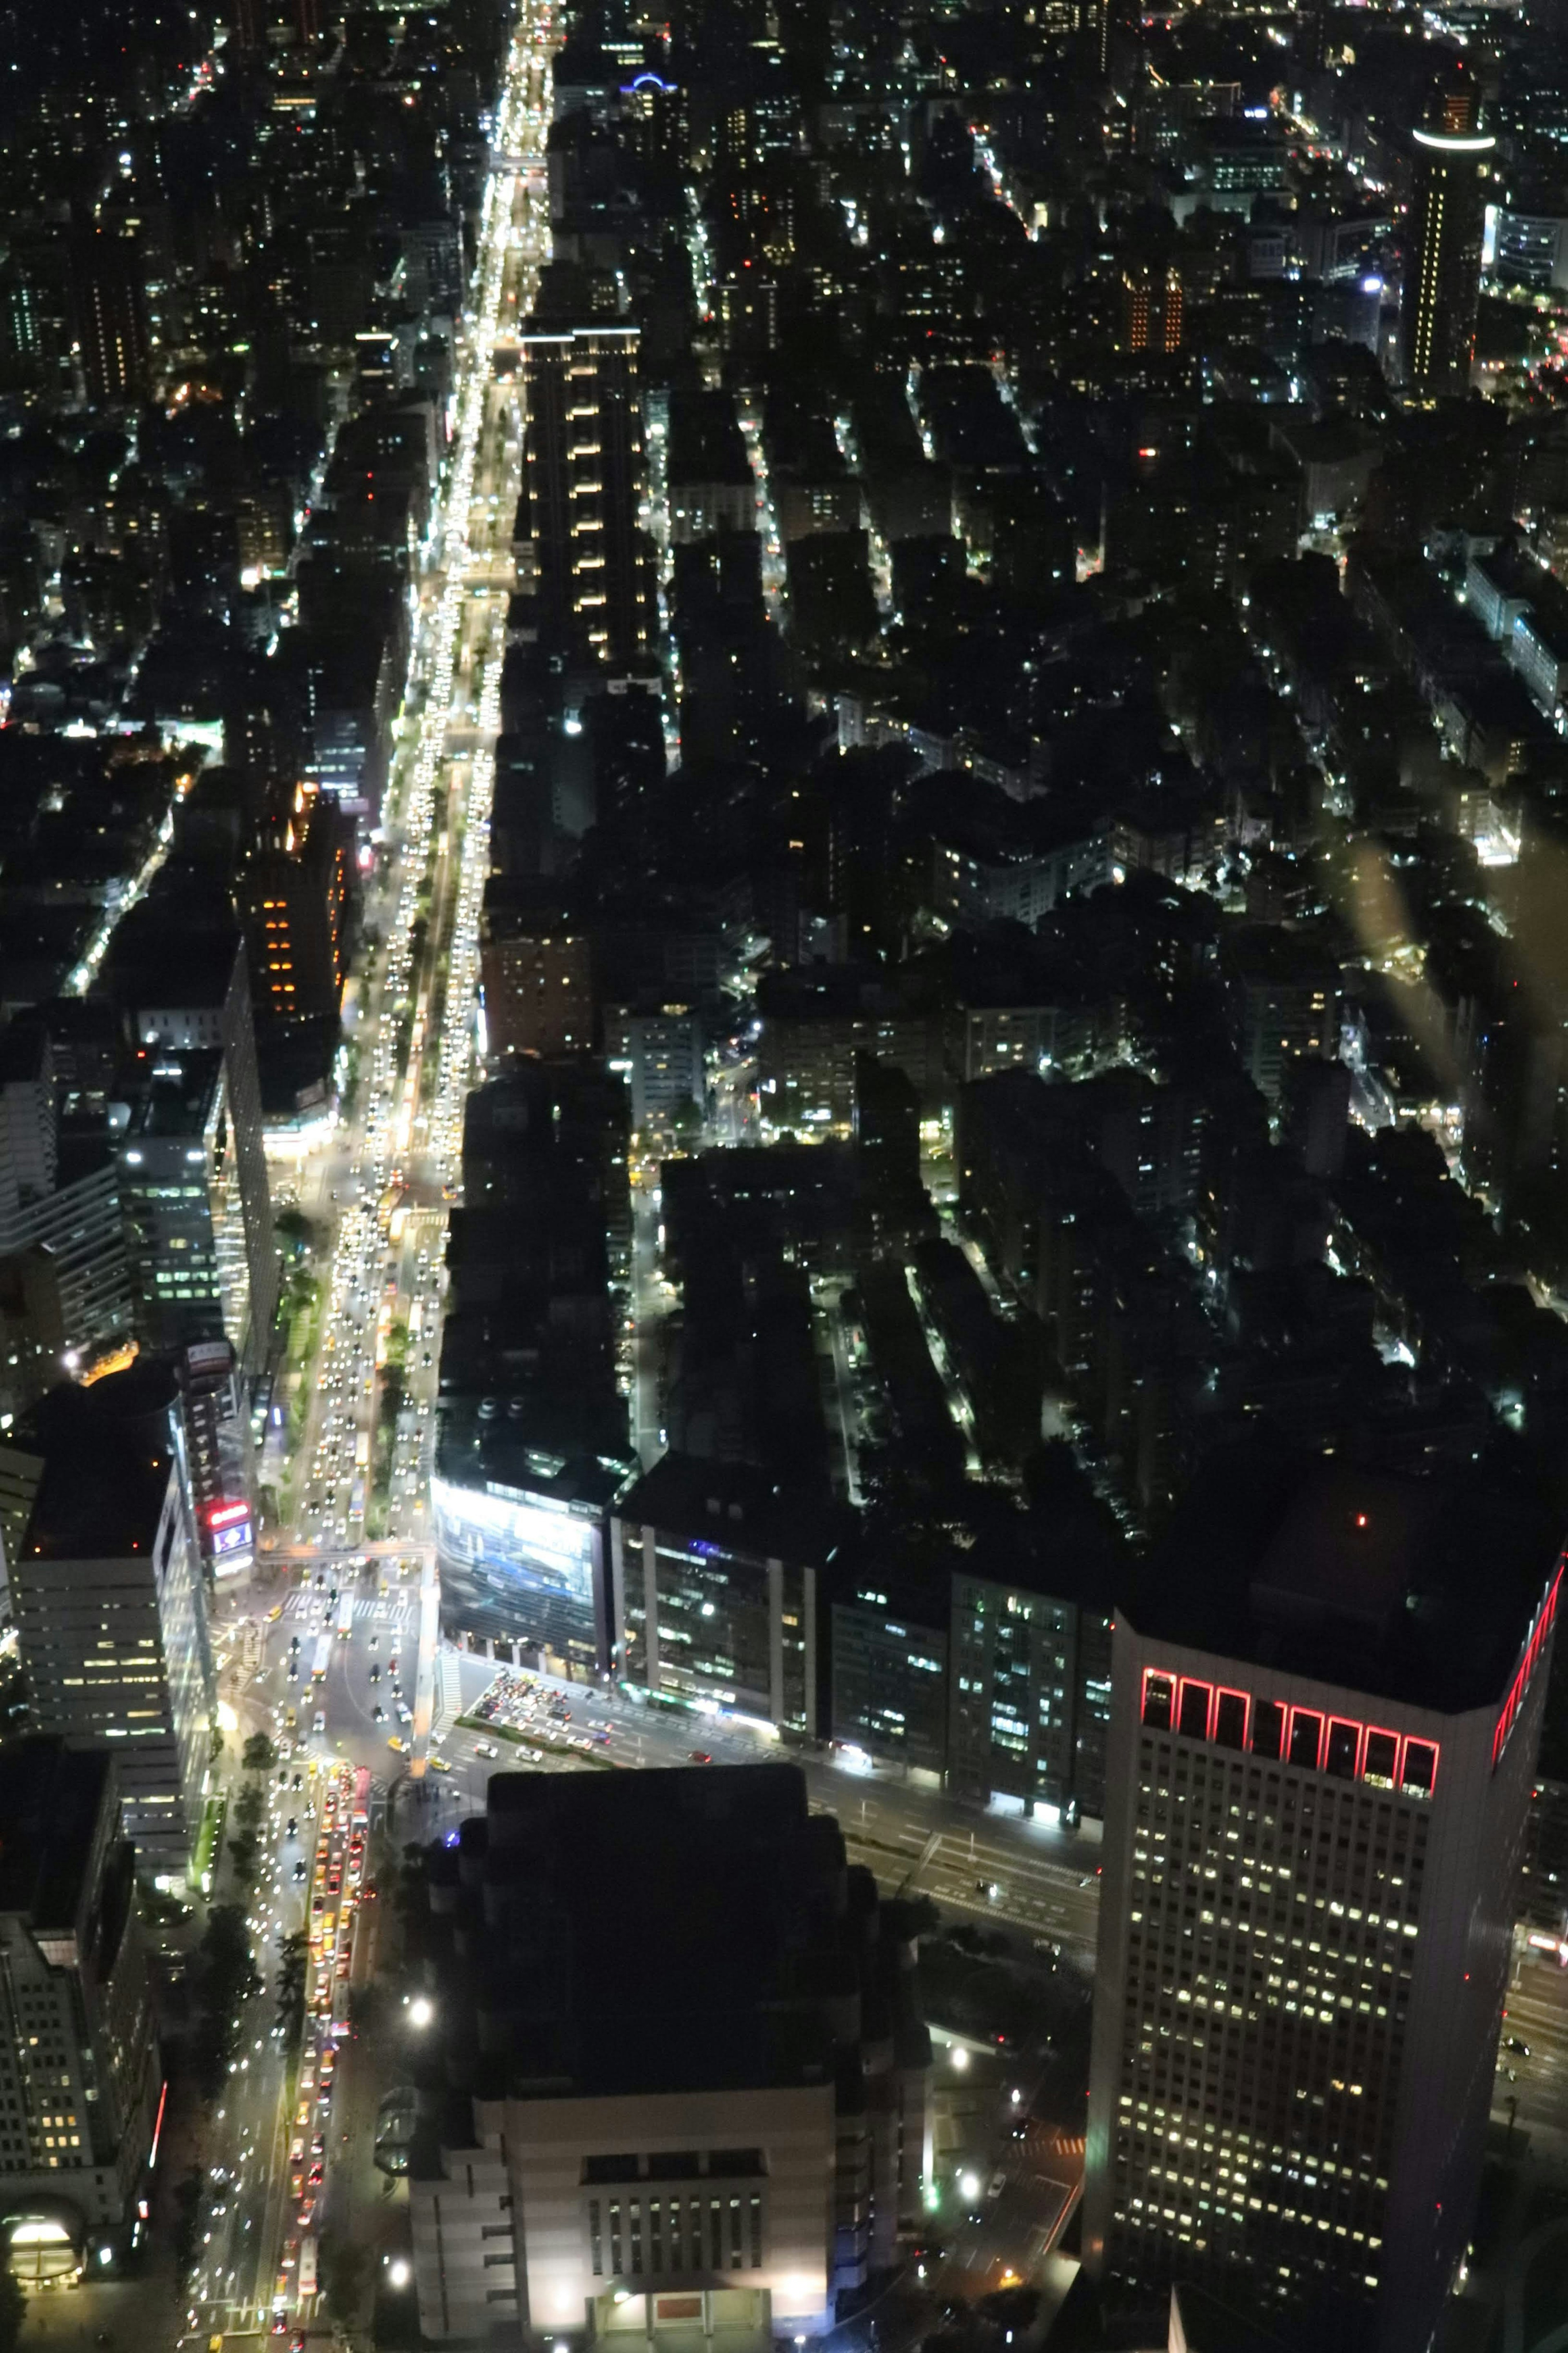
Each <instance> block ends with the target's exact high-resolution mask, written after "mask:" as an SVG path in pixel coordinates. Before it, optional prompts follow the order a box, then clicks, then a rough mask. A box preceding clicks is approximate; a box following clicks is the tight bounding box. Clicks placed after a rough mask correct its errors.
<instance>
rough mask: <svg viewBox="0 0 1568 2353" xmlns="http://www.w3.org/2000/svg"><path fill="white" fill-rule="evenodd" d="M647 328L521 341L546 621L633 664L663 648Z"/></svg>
mask: <svg viewBox="0 0 1568 2353" xmlns="http://www.w3.org/2000/svg"><path fill="white" fill-rule="evenodd" d="M637 344H638V331H637V328H636V327H632V326H620V325H610V324H607V323H597V322H595V324H594V325H592V326H584V327H545V326H542V325H541V324H540V323H539V322H537V321H533V322H531V323H530V326H529V329H528V332H526V333H525V334H524V335H523V337H522V343H521V349H522V374H523V399H524V410H525V416H526V420H527V421H526V425H525V428H524V436H523V450H524V473H523V490H522V498H521V501H520V503H519V507H518V517H517V546H518V552H519V554H522V555H525V556H527V557H530V558H531V562H532V566H533V572H534V577H535V581H536V584H537V587H538V593H539V598H540V604H541V607H542V617H543V619H544V621H545V623H546V625H547V626H548V627H549V628H551V629H552V631H553V632H555V633H557V634H559V635H561V636H562V637H563V638H566V639H567V640H568V642H570V643H571V644H572V645H573V647H574V649H576V647H578V646H582V647H584V648H585V649H586V650H587V651H588V652H589V654H590V655H591V656H593V657H594V658H595V659H597V660H599V661H601V662H605V663H610V664H614V665H616V666H617V667H624V666H626V665H627V664H632V663H637V662H644V661H646V660H647V655H648V649H649V647H650V646H651V644H652V642H653V634H654V626H655V613H654V564H653V551H652V547H651V545H650V543H649V541H648V538H647V533H646V532H644V531H643V530H641V529H640V527H639V525H638V522H637V510H638V507H639V505H640V503H641V501H642V498H643V492H644V486H645V479H646V478H645V469H644V458H643V429H642V405H641V396H640V394H639V390H638V381H637Z"/></svg>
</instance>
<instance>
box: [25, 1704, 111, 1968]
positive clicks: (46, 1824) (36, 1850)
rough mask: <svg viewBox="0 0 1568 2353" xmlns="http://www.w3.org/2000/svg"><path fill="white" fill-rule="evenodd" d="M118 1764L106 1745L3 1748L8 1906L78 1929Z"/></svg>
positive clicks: (33, 1920) (43, 1925)
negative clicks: (88, 1879) (105, 1802)
mask: <svg viewBox="0 0 1568 2353" xmlns="http://www.w3.org/2000/svg"><path fill="white" fill-rule="evenodd" d="M113 1770H114V1760H113V1758H112V1757H110V1755H109V1753H108V1751H107V1750H106V1749H102V1748H68V1747H67V1746H66V1745H65V1743H64V1742H63V1741H59V1740H44V1739H31V1740H17V1741H13V1742H8V1743H7V1744H6V1746H5V1747H3V1748H0V1823H4V1825H5V1828H4V1831H0V1912H9V1913H20V1914H22V1915H25V1916H26V1919H27V1920H28V1921H29V1923H30V1924H31V1926H33V1927H34V1928H35V1929H50V1928H56V1929H59V1928H67V1929H68V1928H74V1927H75V1926H76V1923H77V1919H78V1915H79V1913H80V1910H81V1904H82V1895H83V1881H84V1880H85V1878H86V1876H87V1873H88V1871H89V1865H90V1863H91V1860H92V1851H93V1845H94V1842H95V1841H96V1838H97V1835H98V1825H99V1820H100V1816H101V1814H102V1811H103V1806H104V1801H105V1799H106V1797H107V1796H108V1795H109V1792H110V1781H111V1778H112V1775H113Z"/></svg>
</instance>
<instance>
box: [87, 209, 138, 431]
mask: <svg viewBox="0 0 1568 2353" xmlns="http://www.w3.org/2000/svg"><path fill="white" fill-rule="evenodd" d="M144 276H145V273H144V270H143V268H142V255H141V250H140V248H139V246H138V244H137V241H136V239H135V238H134V237H112V236H110V235H108V234H107V233H106V232H102V231H99V232H96V233H94V234H92V235H89V236H87V237H78V238H77V240H76V242H75V244H74V245H73V247H72V248H71V292H72V309H73V312H74V316H75V322H76V332H77V342H78V344H79V353H80V360H81V372H82V378H83V381H84V383H85V385H86V387H87V396H88V398H89V401H91V403H92V405H93V406H94V407H95V408H117V407H122V406H126V405H127V404H129V403H133V402H135V401H139V400H143V399H145V397H146V396H147V392H148V389H149V386H150V384H151V381H152V364H153V346H152V340H151V337H150V335H149V332H148V327H147V311H146V305H145V302H144V301H143V298H142V284H143V281H144Z"/></svg>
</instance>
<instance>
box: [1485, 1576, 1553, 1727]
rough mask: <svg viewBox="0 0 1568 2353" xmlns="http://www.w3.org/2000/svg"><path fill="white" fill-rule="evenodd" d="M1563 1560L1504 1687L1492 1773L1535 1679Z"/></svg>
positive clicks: (1547, 1631)
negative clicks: (1505, 1694)
mask: <svg viewBox="0 0 1568 2353" xmlns="http://www.w3.org/2000/svg"><path fill="white" fill-rule="evenodd" d="M1562 1582H1563V1561H1562V1560H1559V1562H1558V1564H1557V1567H1556V1570H1555V1572H1554V1574H1553V1576H1552V1582H1551V1584H1550V1585H1549V1586H1548V1587H1547V1588H1546V1594H1545V1598H1544V1599H1543V1600H1542V1604H1541V1607H1540V1609H1538V1610H1537V1611H1536V1613H1535V1615H1534V1617H1533V1618H1532V1619H1531V1624H1530V1631H1529V1633H1528V1634H1527V1635H1526V1636H1525V1638H1524V1648H1523V1650H1522V1651H1521V1652H1520V1659H1519V1664H1518V1666H1517V1667H1516V1668H1515V1669H1514V1671H1513V1681H1512V1683H1510V1685H1509V1687H1508V1697H1507V1698H1506V1699H1505V1700H1504V1702H1503V1704H1502V1709H1501V1712H1500V1715H1499V1716H1498V1720H1497V1725H1496V1727H1495V1729H1494V1731H1493V1733H1492V1771H1493V1772H1494V1773H1495V1772H1496V1771H1497V1768H1498V1767H1499V1766H1500V1764H1501V1763H1502V1753H1503V1750H1504V1749H1505V1748H1506V1747H1507V1746H1508V1744H1509V1737H1510V1734H1511V1733H1512V1731H1513V1727H1514V1725H1516V1724H1517V1723H1518V1721H1519V1712H1520V1710H1521V1707H1522V1706H1523V1705H1524V1697H1525V1694H1526V1693H1527V1692H1528V1691H1529V1689H1530V1686H1531V1683H1533V1682H1534V1680H1535V1670H1536V1668H1537V1667H1538V1666H1539V1665H1540V1664H1541V1654H1542V1651H1544V1650H1545V1648H1546V1638H1547V1636H1548V1635H1549V1634H1550V1633H1551V1631H1552V1624H1553V1621H1554V1620H1555V1619H1556V1616H1557V1589H1558V1588H1559V1586H1560V1585H1561V1584H1562Z"/></svg>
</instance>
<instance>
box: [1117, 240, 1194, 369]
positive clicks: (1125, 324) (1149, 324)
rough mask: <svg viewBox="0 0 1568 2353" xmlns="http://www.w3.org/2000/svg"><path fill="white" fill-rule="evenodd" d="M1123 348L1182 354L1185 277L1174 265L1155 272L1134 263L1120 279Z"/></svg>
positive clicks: (1138, 263)
mask: <svg viewBox="0 0 1568 2353" xmlns="http://www.w3.org/2000/svg"><path fill="white" fill-rule="evenodd" d="M1121 348H1122V350H1123V351H1127V352H1179V351H1180V350H1181V348H1182V273H1181V271H1180V270H1179V269H1177V268H1176V266H1175V264H1174V262H1173V263H1172V264H1171V265H1170V267H1169V268H1168V269H1163V270H1160V269H1152V268H1151V267H1150V265H1149V264H1148V263H1147V262H1133V263H1131V265H1130V266H1129V268H1128V269H1126V270H1124V271H1123V273H1122V279H1121Z"/></svg>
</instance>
